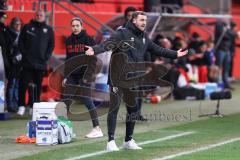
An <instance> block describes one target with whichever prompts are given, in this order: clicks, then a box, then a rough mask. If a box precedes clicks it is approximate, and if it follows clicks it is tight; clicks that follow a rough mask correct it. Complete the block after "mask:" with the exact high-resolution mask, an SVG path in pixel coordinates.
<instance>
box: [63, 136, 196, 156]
mask: <svg viewBox="0 0 240 160" xmlns="http://www.w3.org/2000/svg"><path fill="white" fill-rule="evenodd" d="M191 134H194V132H183V133H179V134H174V135H170V136H167V137H163V138H158V139H154V140H149V141H143V142H140V143H138V145H139V146H141V145H146V144H151V143H156V142H161V141H166V140H171V139H174V138H178V137H182V136H187V135H191ZM119 149H122V147H120V148H119ZM105 153H108V151H106V150H102V151H97V152H93V153H88V154H83V155H80V156H76V157H71V158H68V159H65V160H79V159H83V158H89V157H94V156H98V155H102V154H105Z"/></svg>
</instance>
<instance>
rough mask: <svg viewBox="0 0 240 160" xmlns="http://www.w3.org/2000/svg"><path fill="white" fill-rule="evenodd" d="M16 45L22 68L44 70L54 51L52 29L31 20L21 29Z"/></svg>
mask: <svg viewBox="0 0 240 160" xmlns="http://www.w3.org/2000/svg"><path fill="white" fill-rule="evenodd" d="M18 45H19V50H20V52H21V53H22V56H23V67H24V68H29V69H38V70H45V69H46V67H47V60H48V59H49V58H50V57H51V55H52V52H53V49H54V32H53V29H52V27H50V26H49V25H47V24H46V23H45V22H43V23H40V22H37V21H35V20H31V21H30V23H28V24H26V25H25V26H24V27H23V29H22V32H21V34H20V36H19V42H18Z"/></svg>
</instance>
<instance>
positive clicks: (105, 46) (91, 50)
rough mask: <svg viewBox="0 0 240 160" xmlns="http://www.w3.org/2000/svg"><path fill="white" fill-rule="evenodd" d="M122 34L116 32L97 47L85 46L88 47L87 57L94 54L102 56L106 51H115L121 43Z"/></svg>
mask: <svg viewBox="0 0 240 160" xmlns="http://www.w3.org/2000/svg"><path fill="white" fill-rule="evenodd" d="M121 39H122V38H121V32H120V31H116V32H115V33H114V34H113V35H112V36H111V37H110V38H109V39H107V40H106V41H104V42H102V43H101V44H99V45H95V46H93V47H90V46H85V47H86V51H85V53H86V55H90V56H91V55H94V54H100V53H103V52H106V51H110V50H113V49H114V48H116V47H117V45H118V43H119V42H120V41H121Z"/></svg>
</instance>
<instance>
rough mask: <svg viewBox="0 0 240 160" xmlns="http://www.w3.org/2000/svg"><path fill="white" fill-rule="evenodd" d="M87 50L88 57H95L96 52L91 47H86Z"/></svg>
mask: <svg viewBox="0 0 240 160" xmlns="http://www.w3.org/2000/svg"><path fill="white" fill-rule="evenodd" d="M85 48H86V49H87V50H86V51H85V54H86V55H88V56H92V55H94V50H93V48H92V47H90V46H85Z"/></svg>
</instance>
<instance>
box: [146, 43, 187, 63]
mask: <svg viewBox="0 0 240 160" xmlns="http://www.w3.org/2000/svg"><path fill="white" fill-rule="evenodd" d="M148 51H149V52H151V53H153V54H155V55H156V56H161V57H166V58H171V59H175V58H178V57H183V56H185V55H187V54H188V50H185V51H183V50H182V49H180V50H178V51H174V50H170V49H166V48H162V47H160V46H158V45H157V44H155V43H153V42H152V41H151V40H150V42H149V45H148Z"/></svg>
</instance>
